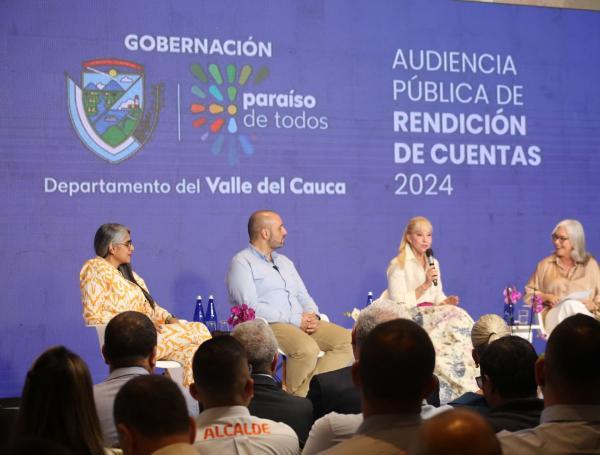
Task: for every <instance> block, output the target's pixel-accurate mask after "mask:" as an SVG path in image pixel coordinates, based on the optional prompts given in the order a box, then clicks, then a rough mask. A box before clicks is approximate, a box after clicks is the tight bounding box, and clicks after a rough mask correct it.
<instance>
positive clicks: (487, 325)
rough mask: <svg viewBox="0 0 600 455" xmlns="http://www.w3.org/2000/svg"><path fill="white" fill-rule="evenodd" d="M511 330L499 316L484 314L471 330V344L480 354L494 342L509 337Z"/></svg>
mask: <svg viewBox="0 0 600 455" xmlns="http://www.w3.org/2000/svg"><path fill="white" fill-rule="evenodd" d="M510 334H511V333H510V328H509V327H508V325H507V324H506V322H504V319H502V318H501V317H500V316H498V315H497V314H484V315H483V316H481V317H480V318H479V319H477V322H475V324H474V325H473V328H472V329H471V343H473V348H474V349H475V351H476V352H477V353H478V354H481V353H482V352H483V350H484V349H485V348H486V347H487V346H488V345H489V344H490V343H491V342H492V341H496V340H497V339H499V338H502V337H506V336H509V335H510Z"/></svg>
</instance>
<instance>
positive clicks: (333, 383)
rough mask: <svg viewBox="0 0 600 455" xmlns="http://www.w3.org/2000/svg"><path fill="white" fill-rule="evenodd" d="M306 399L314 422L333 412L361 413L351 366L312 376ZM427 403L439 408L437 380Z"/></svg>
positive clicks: (360, 404) (358, 392)
mask: <svg viewBox="0 0 600 455" xmlns="http://www.w3.org/2000/svg"><path fill="white" fill-rule="evenodd" d="M436 380H437V377H436ZM306 398H308V399H309V400H310V401H312V404H313V415H314V418H315V420H317V419H319V418H321V417H323V416H324V415H325V414H329V413H330V412H334V411H335V412H337V413H340V414H360V413H361V412H362V399H361V397H360V391H359V390H358V389H357V388H356V386H355V385H354V383H353V382H352V367H351V366H349V367H345V368H340V369H339V370H333V371H329V372H327V373H321V374H317V375H315V376H313V378H312V379H311V381H310V388H309V389H308V395H307V396H306ZM427 402H428V403H429V404H431V405H433V406H437V407H439V405H440V387H439V380H437V388H436V390H434V391H433V393H432V394H431V395H430V396H429V397H427Z"/></svg>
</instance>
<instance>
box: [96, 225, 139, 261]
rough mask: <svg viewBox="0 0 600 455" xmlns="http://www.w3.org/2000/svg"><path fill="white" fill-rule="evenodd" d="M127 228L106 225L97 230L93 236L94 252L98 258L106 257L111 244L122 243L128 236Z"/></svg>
mask: <svg viewBox="0 0 600 455" xmlns="http://www.w3.org/2000/svg"><path fill="white" fill-rule="evenodd" d="M130 233H131V232H130V230H129V228H128V227H127V226H123V225H122V224H118V223H106V224H103V225H102V226H100V227H99V228H98V230H97V231H96V235H95V236H94V250H95V252H96V254H97V255H98V256H100V257H101V258H105V257H106V256H108V249H109V247H110V245H111V243H112V244H115V243H120V242H122V241H123V240H124V239H125V237H126V235H127V234H130Z"/></svg>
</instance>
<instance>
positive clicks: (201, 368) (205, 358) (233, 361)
mask: <svg viewBox="0 0 600 455" xmlns="http://www.w3.org/2000/svg"><path fill="white" fill-rule="evenodd" d="M192 371H193V374H194V383H193V384H192V385H190V393H191V394H192V396H193V397H194V398H195V399H196V400H198V401H199V402H200V403H202V404H203V406H204V409H208V408H213V407H217V406H236V405H241V406H247V405H248V403H249V402H250V400H251V399H252V395H253V381H252V379H251V378H250V370H249V368H248V355H247V354H246V350H245V349H244V346H242V344H241V343H240V342H239V341H238V340H236V339H235V338H233V337H231V336H221V337H216V338H212V339H210V340H208V341H205V342H204V343H202V344H201V345H200V347H199V348H198V350H197V351H196V354H195V355H194V360H193V362H192Z"/></svg>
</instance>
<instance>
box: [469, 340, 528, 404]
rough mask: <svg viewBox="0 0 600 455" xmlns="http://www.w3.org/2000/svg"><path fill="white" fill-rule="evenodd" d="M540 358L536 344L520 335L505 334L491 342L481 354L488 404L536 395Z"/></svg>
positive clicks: (482, 374) (482, 376)
mask: <svg viewBox="0 0 600 455" xmlns="http://www.w3.org/2000/svg"><path fill="white" fill-rule="evenodd" d="M537 358H538V356H537V353H536V352H535V349H534V347H533V346H532V344H531V343H530V342H529V341H527V340H525V339H523V338H521V337H518V336H507V337H503V338H500V339H499V340H496V341H494V342H493V343H491V344H490V345H489V346H488V347H487V348H486V349H485V350H484V351H483V354H482V355H481V378H482V382H483V392H484V395H485V399H486V401H487V403H488V405H489V406H490V407H493V406H498V405H501V404H503V403H504V402H506V401H509V400H515V399H519V398H535V397H536V396H537V384H536V382H535V362H536V361H537Z"/></svg>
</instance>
